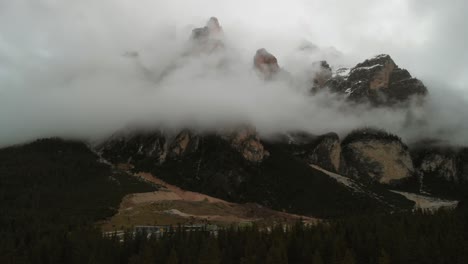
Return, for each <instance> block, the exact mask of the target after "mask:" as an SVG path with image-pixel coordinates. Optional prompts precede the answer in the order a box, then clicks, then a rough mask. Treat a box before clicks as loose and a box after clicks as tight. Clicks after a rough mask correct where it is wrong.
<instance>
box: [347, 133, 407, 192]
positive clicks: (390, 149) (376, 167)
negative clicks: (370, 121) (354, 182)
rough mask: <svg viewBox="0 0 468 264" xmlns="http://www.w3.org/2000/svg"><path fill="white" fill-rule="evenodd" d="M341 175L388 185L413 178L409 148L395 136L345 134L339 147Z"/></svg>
mask: <svg viewBox="0 0 468 264" xmlns="http://www.w3.org/2000/svg"><path fill="white" fill-rule="evenodd" d="M342 149H343V150H342V158H343V163H344V166H343V167H342V168H341V171H342V173H343V174H345V175H347V176H350V177H353V178H356V179H363V180H370V181H378V182H380V183H385V184H390V183H393V182H398V181H400V180H403V179H407V178H409V177H412V176H413V173H414V166H413V161H412V159H411V156H410V153H409V151H408V148H407V146H406V145H405V144H403V143H402V142H401V141H400V140H399V139H397V138H396V137H395V136H392V135H388V134H385V133H384V132H380V131H372V130H362V131H357V132H353V133H352V134H350V135H348V137H347V138H345V140H344V141H343V144H342Z"/></svg>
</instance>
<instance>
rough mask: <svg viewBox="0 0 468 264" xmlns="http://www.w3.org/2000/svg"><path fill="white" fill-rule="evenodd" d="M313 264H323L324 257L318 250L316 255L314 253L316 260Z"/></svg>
mask: <svg viewBox="0 0 468 264" xmlns="http://www.w3.org/2000/svg"><path fill="white" fill-rule="evenodd" d="M312 264H323V259H322V255H320V252H319V251H318V250H316V251H315V253H314V258H313V259H312Z"/></svg>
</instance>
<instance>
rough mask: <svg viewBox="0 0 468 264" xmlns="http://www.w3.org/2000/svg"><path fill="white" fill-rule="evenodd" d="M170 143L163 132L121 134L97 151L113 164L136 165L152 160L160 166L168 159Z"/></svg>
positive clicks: (113, 137)
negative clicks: (144, 160)
mask: <svg viewBox="0 0 468 264" xmlns="http://www.w3.org/2000/svg"><path fill="white" fill-rule="evenodd" d="M167 149H168V142H167V139H166V137H165V136H164V134H163V132H162V131H153V132H144V133H138V134H133V133H120V134H115V135H113V136H112V137H111V138H110V139H109V140H107V141H105V142H104V143H102V144H101V145H100V146H98V148H97V150H98V151H99V152H100V153H101V154H102V156H103V157H104V158H106V159H108V160H110V161H111V162H112V163H129V164H131V163H134V162H136V161H138V160H141V159H151V160H152V162H154V163H155V164H160V163H162V162H164V161H165V159H166V157H167Z"/></svg>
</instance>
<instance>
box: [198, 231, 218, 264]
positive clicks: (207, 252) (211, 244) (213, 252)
mask: <svg viewBox="0 0 468 264" xmlns="http://www.w3.org/2000/svg"><path fill="white" fill-rule="evenodd" d="M198 263H199V264H218V263H221V253H220V250H219V246H218V242H217V240H216V239H215V238H213V237H210V238H208V239H206V240H205V241H204V243H203V245H202V247H201V249H200V253H199V256H198Z"/></svg>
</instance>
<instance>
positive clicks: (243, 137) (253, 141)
mask: <svg viewBox="0 0 468 264" xmlns="http://www.w3.org/2000/svg"><path fill="white" fill-rule="evenodd" d="M223 137H224V138H225V139H226V140H228V141H229V142H230V144H231V146H232V147H233V148H234V149H235V150H237V151H238V152H239V153H240V154H242V156H243V157H244V158H245V159H246V160H248V161H251V162H261V161H263V160H264V159H265V158H267V157H268V156H269V153H268V151H267V150H266V149H265V148H264V146H263V144H262V143H261V142H260V138H259V136H258V134H257V132H256V131H255V129H254V128H253V127H250V126H245V127H242V128H240V129H235V130H233V131H232V132H230V133H228V134H227V135H224V136H223Z"/></svg>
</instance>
